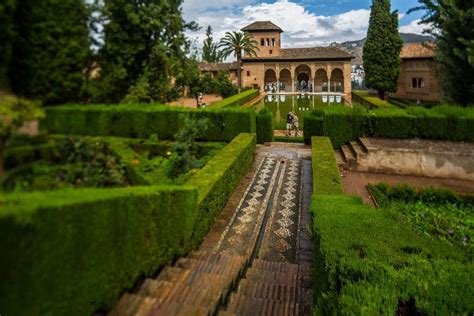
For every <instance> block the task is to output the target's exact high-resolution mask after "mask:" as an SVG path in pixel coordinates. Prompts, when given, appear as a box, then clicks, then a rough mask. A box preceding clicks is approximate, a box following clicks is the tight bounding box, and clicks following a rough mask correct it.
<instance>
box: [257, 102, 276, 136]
mask: <svg viewBox="0 0 474 316" xmlns="http://www.w3.org/2000/svg"><path fill="white" fill-rule="evenodd" d="M271 141H273V115H272V112H271V111H270V110H269V109H268V108H264V109H263V110H261V111H260V112H258V114H257V143H259V144H263V143H266V142H271Z"/></svg>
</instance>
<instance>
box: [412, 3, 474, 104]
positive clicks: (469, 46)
mask: <svg viewBox="0 0 474 316" xmlns="http://www.w3.org/2000/svg"><path fill="white" fill-rule="evenodd" d="M419 2H420V3H421V4H422V6H420V7H417V8H414V9H411V10H410V11H409V13H410V12H412V11H416V10H426V14H425V16H424V17H423V19H422V23H425V24H427V25H429V27H428V28H427V29H426V31H425V32H426V33H429V34H431V35H432V36H433V37H435V39H436V45H437V50H438V52H437V60H438V61H439V62H440V64H441V67H440V72H439V75H440V76H439V77H440V78H439V79H440V80H439V82H440V86H441V88H442V90H443V94H444V97H445V98H446V99H447V100H448V101H452V102H455V103H458V104H462V105H468V104H474V2H473V1H466V0H436V1H435V0H419Z"/></svg>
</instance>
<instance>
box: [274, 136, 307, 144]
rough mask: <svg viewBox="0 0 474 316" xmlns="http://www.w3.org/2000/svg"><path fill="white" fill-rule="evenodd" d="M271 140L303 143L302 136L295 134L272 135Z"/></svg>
mask: <svg viewBox="0 0 474 316" xmlns="http://www.w3.org/2000/svg"><path fill="white" fill-rule="evenodd" d="M273 140H274V141H275V142H280V143H295V144H303V143H304V138H303V137H300V136H297V137H294V136H275V137H273Z"/></svg>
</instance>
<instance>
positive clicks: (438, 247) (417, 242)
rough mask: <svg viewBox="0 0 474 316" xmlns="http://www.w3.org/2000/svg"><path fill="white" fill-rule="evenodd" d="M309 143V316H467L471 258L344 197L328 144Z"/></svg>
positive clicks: (471, 298)
mask: <svg viewBox="0 0 474 316" xmlns="http://www.w3.org/2000/svg"><path fill="white" fill-rule="evenodd" d="M312 142H313V182H314V184H313V197H312V203H311V212H312V213H313V215H314V223H313V237H314V254H315V260H314V262H315V265H314V274H313V275H314V295H315V299H314V314H315V315H333V314H334V315H335V314H338V315H339V314H342V315H395V314H397V312H400V313H402V314H415V313H416V312H420V313H422V314H428V315H438V314H439V315H446V314H471V313H472V311H474V288H473V287H472V284H471V283H472V275H474V265H473V263H472V258H468V257H466V256H465V255H464V254H463V253H462V252H459V251H458V250H457V249H456V248H454V247H452V246H451V245H449V244H447V243H443V242H440V241H438V240H433V239H432V238H430V237H427V236H424V235H419V234H417V233H416V232H415V231H414V230H413V229H412V228H411V227H410V226H407V225H403V224H402V223H400V222H399V221H397V219H396V218H395V217H391V216H390V214H386V213H384V212H383V211H381V210H376V209H373V208H372V207H370V206H368V205H364V204H363V203H362V201H361V199H360V198H358V197H351V196H347V195H344V194H343V191H342V188H341V186H340V183H339V182H340V179H339V181H338V180H337V179H335V177H336V176H337V177H338V176H339V170H338V168H337V165H336V163H335V157H334V152H333V149H332V147H331V145H330V142H329V139H328V138H322V137H313V139H312ZM315 178H316V179H315Z"/></svg>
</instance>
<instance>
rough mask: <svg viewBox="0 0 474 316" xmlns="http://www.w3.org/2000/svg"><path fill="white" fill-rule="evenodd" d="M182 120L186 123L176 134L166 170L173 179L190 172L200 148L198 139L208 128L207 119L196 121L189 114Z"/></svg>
mask: <svg viewBox="0 0 474 316" xmlns="http://www.w3.org/2000/svg"><path fill="white" fill-rule="evenodd" d="M181 120H183V122H184V125H183V128H182V129H181V130H180V131H179V132H178V133H177V134H176V136H175V142H174V143H173V145H172V146H171V156H170V157H169V160H168V167H167V172H166V174H167V175H168V177H170V178H172V179H176V178H177V177H178V176H179V175H181V174H184V173H186V172H188V171H189V170H190V169H191V168H193V166H194V165H195V164H196V162H197V160H198V158H197V155H198V149H199V148H198V146H197V143H196V140H197V139H199V138H202V135H203V134H204V133H205V132H206V130H207V122H208V121H207V119H202V120H199V121H196V120H193V119H191V118H190V117H189V116H184V117H182V118H181Z"/></svg>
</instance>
